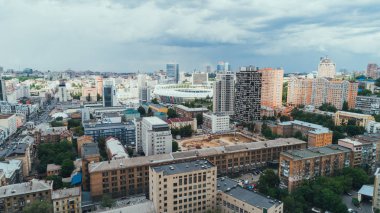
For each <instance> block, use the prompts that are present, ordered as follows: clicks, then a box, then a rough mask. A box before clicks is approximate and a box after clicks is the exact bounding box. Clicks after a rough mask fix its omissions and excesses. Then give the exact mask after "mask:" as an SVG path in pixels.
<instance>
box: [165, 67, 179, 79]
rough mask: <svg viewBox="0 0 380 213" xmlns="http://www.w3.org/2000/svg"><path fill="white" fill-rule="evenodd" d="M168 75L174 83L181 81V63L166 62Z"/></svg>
mask: <svg viewBox="0 0 380 213" xmlns="http://www.w3.org/2000/svg"><path fill="white" fill-rule="evenodd" d="M166 76H167V78H168V79H169V80H170V81H172V82H173V83H176V84H178V81H179V64H166Z"/></svg>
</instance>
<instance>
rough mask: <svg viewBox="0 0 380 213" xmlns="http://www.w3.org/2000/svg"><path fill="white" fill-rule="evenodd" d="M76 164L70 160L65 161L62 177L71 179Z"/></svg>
mask: <svg viewBox="0 0 380 213" xmlns="http://www.w3.org/2000/svg"><path fill="white" fill-rule="evenodd" d="M74 168H75V167H74V162H73V161H72V160H69V159H65V160H64V161H63V163H62V168H61V175H62V177H70V175H71V173H72V172H73V170H74Z"/></svg>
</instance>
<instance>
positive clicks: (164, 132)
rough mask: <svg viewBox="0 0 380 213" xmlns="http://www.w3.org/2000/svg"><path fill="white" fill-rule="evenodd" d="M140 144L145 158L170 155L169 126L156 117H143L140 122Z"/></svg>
mask: <svg viewBox="0 0 380 213" xmlns="http://www.w3.org/2000/svg"><path fill="white" fill-rule="evenodd" d="M141 143H142V150H143V152H144V153H145V155H146V156H148V155H157V154H165V153H170V152H171V151H172V134H171V131H170V129H169V125H168V124H167V123H166V122H165V121H163V120H161V119H159V118H157V117H144V118H143V119H142V122H141Z"/></svg>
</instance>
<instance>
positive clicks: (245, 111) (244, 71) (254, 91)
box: [234, 66, 261, 123]
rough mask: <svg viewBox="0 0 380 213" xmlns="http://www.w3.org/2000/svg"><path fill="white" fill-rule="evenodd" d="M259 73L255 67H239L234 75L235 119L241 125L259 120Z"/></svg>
mask: <svg viewBox="0 0 380 213" xmlns="http://www.w3.org/2000/svg"><path fill="white" fill-rule="evenodd" d="M260 106H261V73H260V72H258V68H257V67H253V66H249V67H241V68H240V71H239V72H237V73H236V89H235V107H234V108H235V119H236V120H237V121H239V122H243V123H251V122H252V121H255V120H260Z"/></svg>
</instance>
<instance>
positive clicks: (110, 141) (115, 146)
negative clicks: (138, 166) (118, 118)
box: [106, 137, 129, 159]
mask: <svg viewBox="0 0 380 213" xmlns="http://www.w3.org/2000/svg"><path fill="white" fill-rule="evenodd" d="M106 146H107V149H108V150H109V152H110V154H111V156H112V159H118V158H129V156H128V154H127V153H126V152H125V149H124V147H123V145H122V144H121V142H120V141H119V140H118V139H116V138H113V137H109V138H107V139H106Z"/></svg>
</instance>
